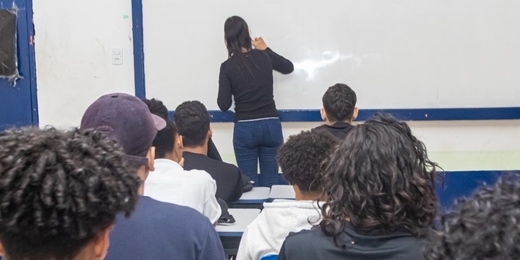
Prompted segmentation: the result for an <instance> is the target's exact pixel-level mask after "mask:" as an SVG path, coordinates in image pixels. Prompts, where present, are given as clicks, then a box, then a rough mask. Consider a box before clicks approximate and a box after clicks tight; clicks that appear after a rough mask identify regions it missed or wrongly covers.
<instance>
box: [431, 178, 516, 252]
mask: <svg viewBox="0 0 520 260" xmlns="http://www.w3.org/2000/svg"><path fill="white" fill-rule="evenodd" d="M443 226H444V227H443V230H442V231H443V232H442V235H440V236H438V237H436V238H433V241H432V243H431V244H430V245H429V246H428V248H427V249H426V250H425V255H424V256H425V259H427V260H437V259H446V260H451V259H511V260H512V259H518V257H519V256H520V178H519V177H518V176H515V177H513V178H509V177H507V178H506V179H503V180H499V181H498V182H497V184H496V185H494V186H491V187H485V188H483V189H481V190H479V191H477V192H476V193H475V194H474V195H473V196H472V197H470V198H467V199H462V200H461V201H459V202H458V203H457V204H456V205H455V206H454V208H453V210H452V211H451V212H450V213H448V214H447V215H446V216H445V217H444V218H443Z"/></svg>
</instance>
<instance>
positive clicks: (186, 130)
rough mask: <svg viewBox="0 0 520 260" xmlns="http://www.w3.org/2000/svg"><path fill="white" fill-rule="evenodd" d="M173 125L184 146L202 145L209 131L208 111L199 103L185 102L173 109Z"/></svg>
mask: <svg viewBox="0 0 520 260" xmlns="http://www.w3.org/2000/svg"><path fill="white" fill-rule="evenodd" d="M174 120H175V125H176V126H177V129H178V130H179V134H180V135H182V140H183V143H184V146H187V147H196V146H201V145H204V144H205V142H206V137H207V135H208V130H209V114H208V110H207V109H206V107H205V106H204V104H202V103H201V102H200V101H197V100H194V101H186V102H184V103H182V104H180V105H179V106H178V107H177V108H176V109H175V116H174Z"/></svg>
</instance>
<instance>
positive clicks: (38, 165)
mask: <svg viewBox="0 0 520 260" xmlns="http://www.w3.org/2000/svg"><path fill="white" fill-rule="evenodd" d="M129 170H130V169H129V166H128V164H126V161H125V160H124V153H123V152H122V151H121V150H120V149H119V147H116V146H115V145H114V142H113V141H112V140H110V139H108V138H106V137H105V136H103V135H101V134H99V133H95V132H94V131H92V130H84V131H79V130H77V129H73V130H69V131H59V130H56V129H54V128H48V127H47V128H45V129H38V128H22V129H10V130H6V131H4V132H2V133H0V175H1V176H2V180H1V181H0V198H1V201H2V203H0V242H1V244H0V256H2V257H3V260H18V259H24V260H46V259H70V260H101V259H104V258H105V256H106V253H107V249H108V246H109V244H110V243H109V234H110V230H112V227H113V224H114V220H115V218H116V215H117V214H118V213H121V214H126V215H128V214H130V213H131V212H132V211H133V209H134V207H135V204H136V202H137V199H138V198H139V196H138V194H137V189H138V188H139V178H138V177H137V176H136V175H135V174H134V173H132V172H130V171H129Z"/></svg>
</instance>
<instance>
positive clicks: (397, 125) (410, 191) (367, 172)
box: [320, 114, 437, 246]
mask: <svg viewBox="0 0 520 260" xmlns="http://www.w3.org/2000/svg"><path fill="white" fill-rule="evenodd" d="M327 163H328V166H327V168H326V169H325V171H324V175H323V177H322V182H323V186H324V189H325V191H326V194H324V195H327V196H328V199H327V201H326V203H325V204H324V206H323V208H322V214H323V217H324V218H323V221H322V222H321V223H320V226H321V229H322V231H323V232H324V233H325V234H326V235H328V236H332V237H334V240H335V242H336V244H337V245H338V246H344V245H341V244H339V242H338V241H341V240H340V239H339V236H340V235H341V234H342V233H343V229H344V227H345V224H346V222H347V221H349V222H350V223H351V224H352V225H353V226H354V228H356V230H358V231H359V232H365V233H369V232H372V231H376V230H377V231H384V232H392V231H394V230H402V231H407V232H409V233H411V234H414V235H416V236H423V235H425V234H426V233H427V231H428V230H429V229H430V227H431V226H432V222H433V219H434V217H435V214H436V213H437V198H436V197H435V194H434V176H435V172H436V167H437V164H436V163H434V162H431V161H430V160H429V159H428V156H427V153H426V147H425V146H424V144H423V143H422V142H421V141H419V140H418V139H417V138H416V137H415V136H413V135H412V132H411V130H410V127H409V126H408V125H407V124H406V123H403V122H398V121H397V120H396V119H395V118H394V117H392V116H391V115H389V114H378V115H376V116H374V117H373V118H371V119H369V120H368V121H366V122H365V123H364V124H362V125H358V126H355V127H353V128H352V130H350V131H349V133H348V134H347V136H346V138H345V139H344V140H343V141H341V144H340V145H339V146H338V148H337V149H336V150H335V151H334V153H333V155H332V156H331V159H330V160H329V161H328V162H327Z"/></svg>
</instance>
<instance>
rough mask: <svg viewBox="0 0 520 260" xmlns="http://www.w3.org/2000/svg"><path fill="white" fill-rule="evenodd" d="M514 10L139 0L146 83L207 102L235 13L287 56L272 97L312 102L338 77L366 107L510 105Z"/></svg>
mask: <svg viewBox="0 0 520 260" xmlns="http://www.w3.org/2000/svg"><path fill="white" fill-rule="evenodd" d="M519 13H520V1H518V0H502V1H490V0H451V1H433V0H427V1H418V0H398V1H388V0H365V1H360V0H326V1H317V0H283V1H280V0H264V1H262V2H261V4H244V1H243V0H220V1H214V0H191V1H172V0H143V16H144V23H143V28H144V39H145V44H144V48H145V51H146V53H147V57H148V58H147V59H145V66H146V75H147V76H146V84H147V93H149V94H152V95H155V96H161V97H163V99H164V100H165V101H166V104H169V105H170V104H178V103H180V102H182V101H184V99H185V98H187V99H200V100H201V101H202V102H203V103H205V104H206V106H207V107H208V108H209V109H217V102H216V95H217V89H218V75H219V68H220V64H221V63H222V62H223V61H225V60H226V58H227V50H226V48H225V45H224V40H223V39H224V22H225V20H226V19H227V18H228V17H230V16H232V15H239V16H242V17H243V18H244V19H245V20H246V21H247V22H248V25H249V29H250V31H251V34H252V36H253V37H258V36H263V37H264V39H265V41H266V42H267V44H268V46H270V47H272V49H273V50H274V51H276V52H278V53H279V54H281V55H283V56H284V57H286V58H288V59H289V60H291V61H292V62H293V63H294V72H293V73H291V74H290V75H283V76H281V75H280V74H278V73H277V74H275V82H274V85H275V91H274V92H275V97H276V104H277V106H278V108H283V109H313V108H316V107H317V106H320V102H319V98H316V97H319V96H321V95H322V94H323V92H325V90H326V89H327V87H329V86H332V85H333V84H334V83H337V82H344V83H347V84H348V85H349V86H351V87H352V88H353V89H354V90H356V92H357V93H358V94H359V96H360V99H359V100H360V102H359V105H360V106H362V107H365V108H428V107H429V108H432V107H433V108H435V107H443V108H450V107H500V106H505V107H510V106H519V105H520V100H519V99H518V98H517V97H518V96H519V95H520V88H518V86H519V85H520V77H518V76H517V74H518V73H517V71H518V68H519V67H520V30H518V25H519V24H520V16H519V15H518V14H519ZM491 88H492V90H491ZM389 97H391V98H389Z"/></svg>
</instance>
